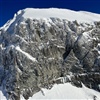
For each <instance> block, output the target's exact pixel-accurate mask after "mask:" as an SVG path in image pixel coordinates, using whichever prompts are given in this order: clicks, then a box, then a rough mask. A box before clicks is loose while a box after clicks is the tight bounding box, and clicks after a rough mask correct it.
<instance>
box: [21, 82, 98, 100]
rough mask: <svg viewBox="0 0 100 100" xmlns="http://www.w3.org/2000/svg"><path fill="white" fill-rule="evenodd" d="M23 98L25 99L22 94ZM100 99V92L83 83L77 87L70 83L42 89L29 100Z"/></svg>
mask: <svg viewBox="0 0 100 100" xmlns="http://www.w3.org/2000/svg"><path fill="white" fill-rule="evenodd" d="M21 98H22V99H21V100H24V99H23V97H22V96H21ZM94 98H96V100H100V93H99V92H97V91H95V90H92V89H89V88H87V87H85V86H84V85H83V87H82V88H78V87H75V86H73V85H71V84H70V83H65V84H59V85H57V84H55V85H54V86H53V88H52V89H51V90H47V89H42V91H40V92H38V93H36V94H34V95H33V97H30V98H29V100H39V99H42V100H45V99H46V100H50V99H53V100H54V99H56V100H57V99H60V100H62V99H66V100H71V99H74V100H94Z"/></svg>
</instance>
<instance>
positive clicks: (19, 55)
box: [0, 18, 100, 100]
mask: <svg viewBox="0 0 100 100" xmlns="http://www.w3.org/2000/svg"><path fill="white" fill-rule="evenodd" d="M60 77H63V79H64V82H71V83H72V84H73V85H75V86H78V87H81V86H82V85H81V83H83V84H85V85H86V86H87V87H89V88H93V89H95V90H98V91H100V87H99V85H100V22H94V24H88V23H78V22H77V21H68V20H63V19H59V18H49V19H25V20H23V21H20V20H19V21H17V22H16V21H15V22H13V23H12V24H11V25H10V26H9V28H8V29H7V30H4V29H3V28H1V30H0V85H2V86H3V89H4V90H5V92H6V94H5V95H6V97H7V98H8V99H10V100H20V95H23V96H24V98H25V99H28V98H29V97H30V96H32V95H33V94H35V93H36V92H38V91H40V90H41V88H42V87H45V88H51V87H52V86H53V84H54V83H61V80H60Z"/></svg>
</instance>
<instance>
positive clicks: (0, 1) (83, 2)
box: [0, 0, 100, 27]
mask: <svg viewBox="0 0 100 100" xmlns="http://www.w3.org/2000/svg"><path fill="white" fill-rule="evenodd" d="M51 7H53V8H64V9H71V10H75V11H89V12H94V13H100V1H99V0H20V1H18V0H0V27H1V26H3V25H4V24H5V23H6V22H7V21H8V20H9V19H12V18H13V16H14V14H15V13H16V12H17V11H18V10H21V9H24V8H51Z"/></svg>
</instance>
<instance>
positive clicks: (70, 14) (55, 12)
mask: <svg viewBox="0 0 100 100" xmlns="http://www.w3.org/2000/svg"><path fill="white" fill-rule="evenodd" d="M22 16H23V17H24V18H50V17H53V18H60V19H67V20H69V21H74V20H77V21H79V22H92V21H100V15H99V14H94V13H90V12H85V11H72V10H68V9H58V8H50V9H33V8H27V9H24V13H23V15H22Z"/></svg>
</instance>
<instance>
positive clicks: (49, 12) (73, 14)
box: [0, 8, 100, 31]
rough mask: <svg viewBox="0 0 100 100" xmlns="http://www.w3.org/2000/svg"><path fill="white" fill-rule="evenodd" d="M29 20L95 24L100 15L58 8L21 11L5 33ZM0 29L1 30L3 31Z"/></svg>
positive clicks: (99, 19) (8, 23)
mask: <svg viewBox="0 0 100 100" xmlns="http://www.w3.org/2000/svg"><path fill="white" fill-rule="evenodd" d="M27 18H30V19H49V18H60V19H66V20H68V21H75V20H77V21H78V22H84V23H93V22H94V21H100V14H95V13H91V12H85V11H72V10H68V9H58V8H49V9H39V8H37V9H36V8H26V9H23V10H19V11H18V12H17V14H15V15H14V18H13V19H12V20H9V21H8V22H7V23H6V24H5V25H4V26H3V27H1V28H3V29H4V30H5V31H6V30H7V29H8V28H9V27H11V25H12V26H13V25H14V24H15V25H17V24H18V22H19V21H20V22H21V21H23V20H25V19H27ZM1 28H0V29H1Z"/></svg>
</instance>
